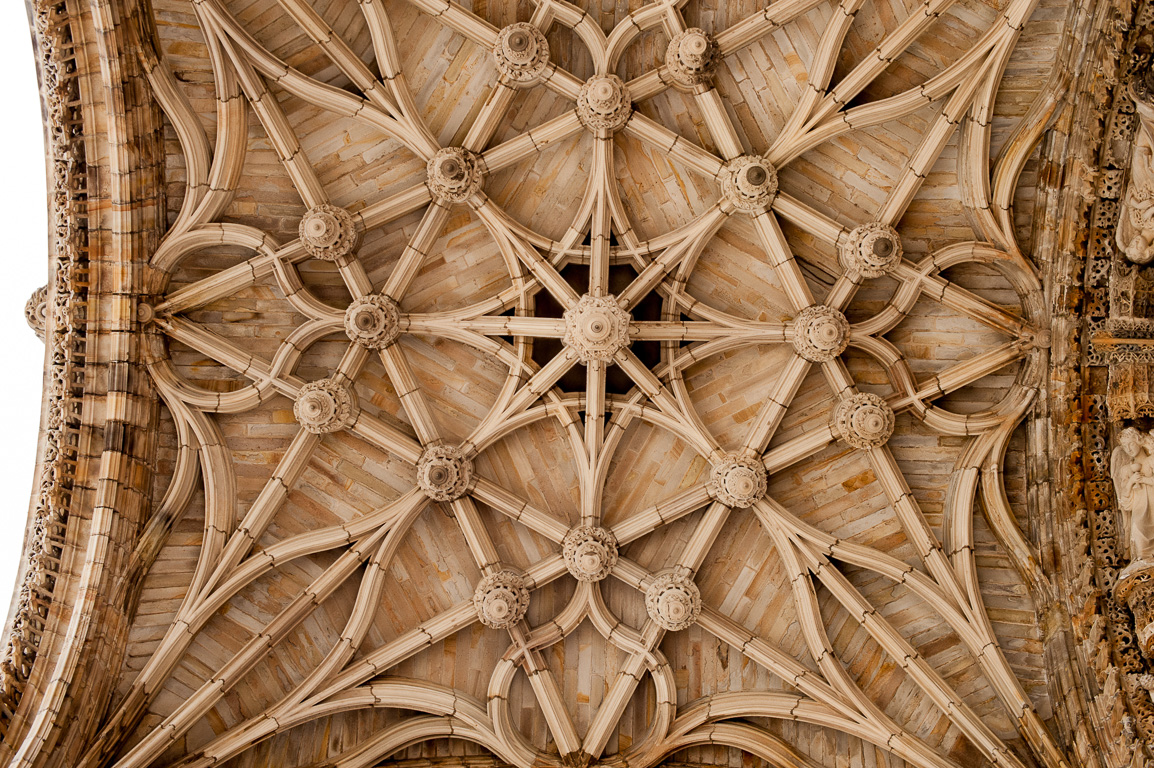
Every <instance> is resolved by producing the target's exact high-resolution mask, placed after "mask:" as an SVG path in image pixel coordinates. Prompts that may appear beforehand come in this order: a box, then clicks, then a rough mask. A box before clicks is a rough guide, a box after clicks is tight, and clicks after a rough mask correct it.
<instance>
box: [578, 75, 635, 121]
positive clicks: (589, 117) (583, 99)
mask: <svg viewBox="0 0 1154 768" xmlns="http://www.w3.org/2000/svg"><path fill="white" fill-rule="evenodd" d="M632 116H633V103H632V101H631V99H630V98H629V89H628V88H626V87H625V82H624V81H623V80H622V79H621V78H620V77H618V76H617V75H594V76H593V77H591V78H589V79H588V80H586V81H585V82H584V83H583V84H582V85H581V90H580V92H578V94H577V117H578V118H579V119H580V120H581V124H582V125H584V126H585V127H586V128H588V129H589V130H591V131H593V132H594V133H602V132H604V133H613V132H614V131H617V130H620V129H621V128H623V127H624V126H625V124H626V123H627V122H629V118H630V117H632Z"/></svg>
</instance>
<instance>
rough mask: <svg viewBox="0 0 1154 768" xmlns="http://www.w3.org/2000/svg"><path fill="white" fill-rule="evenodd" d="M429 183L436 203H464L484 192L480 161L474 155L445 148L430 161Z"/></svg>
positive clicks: (466, 151)
mask: <svg viewBox="0 0 1154 768" xmlns="http://www.w3.org/2000/svg"><path fill="white" fill-rule="evenodd" d="M426 170H427V171H428V173H429V178H428V181H427V184H428V186H429V191H430V192H432V193H433V197H434V198H436V200H437V202H439V203H441V204H443V205H452V204H453V203H463V202H465V201H466V200H468V199H469V198H470V197H472V196H473V195H475V194H476V193H477V192H478V191H480V189H481V182H482V181H483V179H482V175H481V162H480V159H479V158H478V157H477V154H476V153H475V152H471V151H469V150H467V149H464V148H462V147H445V148H444V149H442V150H439V151H438V152H437V153H436V154H435V155H433V156H432V157H430V158H429V162H428V164H427V165H426Z"/></svg>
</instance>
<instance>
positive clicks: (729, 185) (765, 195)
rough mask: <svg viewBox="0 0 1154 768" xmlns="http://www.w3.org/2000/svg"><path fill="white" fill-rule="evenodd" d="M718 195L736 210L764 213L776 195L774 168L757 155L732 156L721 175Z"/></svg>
mask: <svg viewBox="0 0 1154 768" xmlns="http://www.w3.org/2000/svg"><path fill="white" fill-rule="evenodd" d="M721 194H722V196H723V197H725V199H726V201H727V202H729V203H730V204H731V205H732V206H733V207H734V208H737V209H738V210H739V211H745V212H746V213H757V212H759V211H764V210H765V209H766V207H768V206H769V204H770V203H772V202H773V197H774V195H776V194H777V169H775V168H774V167H773V166H772V165H770V164H769V162H768V161H766V159H765V158H763V157H759V156H758V155H742V156H741V157H735V158H734V159H732V160H730V161H729V162H728V163H726V164H725V169H724V170H723V171H722V172H721Z"/></svg>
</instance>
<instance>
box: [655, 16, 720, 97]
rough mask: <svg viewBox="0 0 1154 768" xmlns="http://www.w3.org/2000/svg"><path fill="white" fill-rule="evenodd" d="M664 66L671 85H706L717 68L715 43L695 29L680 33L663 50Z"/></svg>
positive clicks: (689, 86) (687, 86)
mask: <svg viewBox="0 0 1154 768" xmlns="http://www.w3.org/2000/svg"><path fill="white" fill-rule="evenodd" d="M665 66H666V67H667V68H668V69H669V76H670V77H671V78H672V79H673V84H674V85H676V86H679V87H681V88H685V89H692V88H693V86H695V85H699V84H701V83H708V82H709V81H710V80H711V79H712V78H713V70H714V69H715V68H716V66H717V43H715V42H714V41H713V38H712V37H710V36H709V34H708V33H706V32H705V31H704V30H701V29H697V28H696V27H693V28H691V29H687V30H685V31H684V32H680V33H678V34H677V35H675V36H674V38H673V39H672V40H670V41H669V47H668V48H666V49H665Z"/></svg>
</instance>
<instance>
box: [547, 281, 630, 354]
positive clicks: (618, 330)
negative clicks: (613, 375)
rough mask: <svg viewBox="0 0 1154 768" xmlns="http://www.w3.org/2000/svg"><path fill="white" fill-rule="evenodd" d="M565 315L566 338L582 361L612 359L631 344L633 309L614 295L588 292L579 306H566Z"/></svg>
mask: <svg viewBox="0 0 1154 768" xmlns="http://www.w3.org/2000/svg"><path fill="white" fill-rule="evenodd" d="M564 317H565V337H564V339H563V340H562V341H563V342H564V344H565V346H567V347H569V348H570V349H572V350H574V351H575V352H576V353H577V357H578V359H579V360H580V361H581V362H582V363H586V364H588V363H589V362H590V361H591V360H600V361H602V362H604V363H611V362H612V361H613V356H614V355H616V354H617V352H618V351H619V350H621V349H622V348H624V347H626V346H628V345H629V320H630V318H629V313H628V312H626V311H625V310H624V309H622V308H621V305H619V304H618V303H617V299H616V298H614V297H613V296H590V295H589V294H585V295H584V296H582V297H581V299H580V300H579V301H578V302H577V304H576V305H575V306H573V307H572V308H571V309H567V310H565V315H564Z"/></svg>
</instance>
